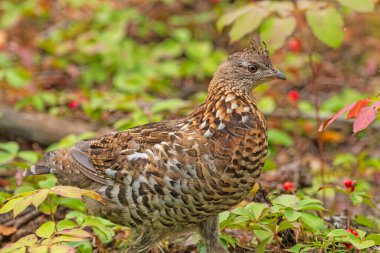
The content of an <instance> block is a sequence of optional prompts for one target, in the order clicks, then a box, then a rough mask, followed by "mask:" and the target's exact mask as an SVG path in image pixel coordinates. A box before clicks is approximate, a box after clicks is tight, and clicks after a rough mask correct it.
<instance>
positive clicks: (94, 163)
mask: <svg viewBox="0 0 380 253" xmlns="http://www.w3.org/2000/svg"><path fill="white" fill-rule="evenodd" d="M276 77H278V78H281V79H283V74H282V73H281V72H279V71H277V70H275V69H274V68H273V67H272V64H271V62H270V59H269V57H268V54H267V51H264V50H262V49H261V48H260V47H259V46H258V45H253V46H251V48H249V49H248V50H246V51H244V52H241V53H236V54H234V55H232V56H230V57H229V58H228V60H227V61H226V62H224V63H223V64H222V65H221V66H220V67H219V68H218V70H217V72H216V74H215V75H214V78H213V80H212V81H211V83H210V86H209V94H208V98H207V100H206V102H205V103H203V104H202V105H200V106H199V107H198V108H197V109H196V110H195V111H194V112H193V113H191V114H190V115H189V116H187V117H185V118H182V119H178V120H171V121H163V122H159V123H152V124H147V125H143V126H139V127H136V128H132V129H129V130H126V131H123V132H118V133H114V134H109V135H106V136H103V137H100V138H97V139H93V140H89V141H82V142H79V143H78V144H77V145H76V146H75V147H72V148H71V149H64V150H58V151H54V152H50V153H48V154H46V155H45V157H44V158H43V159H42V161H40V162H39V163H38V164H37V165H36V167H34V168H33V170H34V172H35V173H29V174H38V169H39V168H45V170H44V171H46V168H47V167H50V168H51V172H52V173H54V174H56V175H57V178H58V180H59V182H60V183H61V184H66V185H74V186H78V187H82V188H87V189H92V190H95V191H97V192H98V193H100V194H101V195H102V196H103V197H104V198H105V200H106V205H102V204H100V203H98V202H95V201H94V200H90V199H88V200H86V205H87V207H88V209H89V211H90V212H92V213H94V214H97V215H101V216H103V217H106V218H108V219H110V220H112V221H114V222H116V223H119V224H123V225H126V226H129V227H132V228H134V229H135V231H136V233H137V236H136V238H137V239H135V242H134V243H133V244H132V245H131V246H130V248H129V252H146V251H147V250H148V249H149V248H150V247H151V246H152V244H154V243H155V242H156V241H158V240H160V239H161V238H163V237H164V236H166V235H168V234H172V233H175V232H180V231H183V230H184V229H188V228H191V227H193V226H199V227H200V228H201V231H202V235H203V236H204V237H205V239H206V240H207V241H208V244H207V245H208V249H209V251H210V252H221V251H223V250H222V248H221V247H220V245H219V244H218V240H217V239H215V238H217V236H215V233H216V235H217V226H216V227H215V224H217V214H218V213H219V212H221V211H224V210H227V209H229V208H231V207H233V206H234V205H236V204H238V203H239V202H240V201H241V200H242V199H243V198H244V197H245V196H246V195H247V194H248V192H249V191H250V190H251V188H252V186H253V185H254V183H255V181H256V180H257V178H258V176H259V175H260V172H261V168H262V167H263V164H264V159H265V156H266V154H267V148H268V142H267V130H266V125H265V120H264V118H263V115H262V114H261V113H260V111H259V110H258V109H257V107H256V103H255V101H254V99H253V98H252V96H251V90H252V88H254V87H255V86H256V85H258V84H260V83H261V82H263V81H267V80H271V79H273V78H276ZM32 172H33V171H32ZM210 227H214V228H213V229H212V230H210ZM157 231H160V233H157ZM210 231H211V232H210ZM210 233H211V234H210ZM210 238H214V239H210Z"/></svg>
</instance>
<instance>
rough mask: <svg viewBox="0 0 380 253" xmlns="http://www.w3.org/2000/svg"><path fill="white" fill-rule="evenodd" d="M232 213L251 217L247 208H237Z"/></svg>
mask: <svg viewBox="0 0 380 253" xmlns="http://www.w3.org/2000/svg"><path fill="white" fill-rule="evenodd" d="M231 213H234V214H237V215H240V216H246V217H250V216H251V213H250V212H249V211H248V210H247V209H245V207H236V208H234V209H233V210H232V211H231Z"/></svg>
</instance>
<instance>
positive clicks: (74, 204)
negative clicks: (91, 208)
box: [59, 198, 86, 212]
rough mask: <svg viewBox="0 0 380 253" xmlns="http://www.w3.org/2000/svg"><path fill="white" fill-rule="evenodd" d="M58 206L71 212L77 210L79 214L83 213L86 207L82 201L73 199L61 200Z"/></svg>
mask: <svg viewBox="0 0 380 253" xmlns="http://www.w3.org/2000/svg"><path fill="white" fill-rule="evenodd" d="M59 205H60V206H65V207H68V208H70V209H73V210H77V211H80V212H85V211H86V207H85V205H84V203H83V201H82V200H80V199H73V198H61V199H60V200H59Z"/></svg>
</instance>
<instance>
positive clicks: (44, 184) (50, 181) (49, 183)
mask: <svg viewBox="0 0 380 253" xmlns="http://www.w3.org/2000/svg"><path fill="white" fill-rule="evenodd" d="M45 177H46V179H45V180H41V181H38V186H39V187H41V188H46V189H49V188H52V187H53V186H55V185H56V183H57V178H56V177H55V176H54V175H45Z"/></svg>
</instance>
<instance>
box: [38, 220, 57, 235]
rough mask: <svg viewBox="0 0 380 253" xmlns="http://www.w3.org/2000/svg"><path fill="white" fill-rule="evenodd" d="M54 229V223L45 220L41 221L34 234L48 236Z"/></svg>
mask: <svg viewBox="0 0 380 253" xmlns="http://www.w3.org/2000/svg"><path fill="white" fill-rule="evenodd" d="M54 231H55V223H54V222H52V221H47V222H45V223H43V224H42V225H41V226H40V227H39V228H38V229H37V230H36V235H38V236H39V237H42V238H50V237H51V236H52V235H53V233H54Z"/></svg>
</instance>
